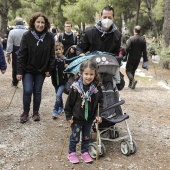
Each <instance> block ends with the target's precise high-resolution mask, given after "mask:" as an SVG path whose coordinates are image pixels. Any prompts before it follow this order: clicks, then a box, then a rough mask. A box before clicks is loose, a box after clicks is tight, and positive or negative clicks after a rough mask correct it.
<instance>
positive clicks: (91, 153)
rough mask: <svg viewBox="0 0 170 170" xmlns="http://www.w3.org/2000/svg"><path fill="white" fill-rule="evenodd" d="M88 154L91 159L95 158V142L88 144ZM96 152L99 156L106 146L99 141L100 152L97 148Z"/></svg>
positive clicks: (104, 151) (103, 152)
mask: <svg viewBox="0 0 170 170" xmlns="http://www.w3.org/2000/svg"><path fill="white" fill-rule="evenodd" d="M98 149H99V148H98ZM89 154H90V156H91V157H92V158H93V159H95V158H96V155H97V149H96V142H93V143H90V144H89ZM98 154H99V155H100V156H104V155H105V154H106V147H105V145H104V144H103V143H101V152H100V149H99V150H98Z"/></svg>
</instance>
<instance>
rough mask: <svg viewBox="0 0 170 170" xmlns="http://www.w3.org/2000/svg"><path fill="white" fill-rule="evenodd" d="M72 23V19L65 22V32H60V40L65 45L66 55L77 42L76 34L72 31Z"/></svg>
mask: <svg viewBox="0 0 170 170" xmlns="http://www.w3.org/2000/svg"><path fill="white" fill-rule="evenodd" d="M71 29H72V23H71V22H70V21H66V22H65V23H64V32H62V33H60V35H59V38H58V41H59V42H61V43H62V44H63V45H64V55H66V52H67V50H68V48H69V47H71V46H72V45H76V44H77V37H76V34H75V33H73V32H72V30H71Z"/></svg>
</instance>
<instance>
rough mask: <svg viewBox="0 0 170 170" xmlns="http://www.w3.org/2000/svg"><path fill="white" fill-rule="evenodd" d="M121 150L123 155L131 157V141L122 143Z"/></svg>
mask: <svg viewBox="0 0 170 170" xmlns="http://www.w3.org/2000/svg"><path fill="white" fill-rule="evenodd" d="M120 149H121V152H122V154H123V155H126V156H129V155H130V153H131V150H130V143H129V141H127V140H124V141H122V142H121V144H120Z"/></svg>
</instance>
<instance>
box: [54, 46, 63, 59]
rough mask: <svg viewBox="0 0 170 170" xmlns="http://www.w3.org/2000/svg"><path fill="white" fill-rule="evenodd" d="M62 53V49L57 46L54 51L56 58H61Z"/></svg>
mask: <svg viewBox="0 0 170 170" xmlns="http://www.w3.org/2000/svg"><path fill="white" fill-rule="evenodd" d="M63 52H64V49H63V48H62V47H60V46H57V47H56V49H55V54H56V55H57V56H58V57H61V56H62V55H63Z"/></svg>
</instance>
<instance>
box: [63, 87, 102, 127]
mask: <svg viewBox="0 0 170 170" xmlns="http://www.w3.org/2000/svg"><path fill="white" fill-rule="evenodd" d="M89 87H90V86H89V85H87V86H86V85H83V88H84V91H85V92H86V91H87V90H88V89H89ZM97 89H98V92H97V93H93V94H92V96H91V102H90V101H88V108H89V109H88V120H87V121H88V122H91V121H93V120H95V118H96V116H97V113H98V103H99V104H100V107H99V108H100V109H99V110H100V112H99V115H100V113H101V112H102V107H103V94H102V89H101V87H100V86H97ZM81 103H82V98H81V96H80V93H79V92H78V91H77V90H76V89H74V88H71V89H70V93H69V95H68V97H67V101H66V104H65V109H64V111H65V115H66V120H70V119H71V117H72V116H73V122H74V123H76V124H80V125H82V124H84V123H85V122H86V120H85V106H83V108H82V107H81Z"/></svg>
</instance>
